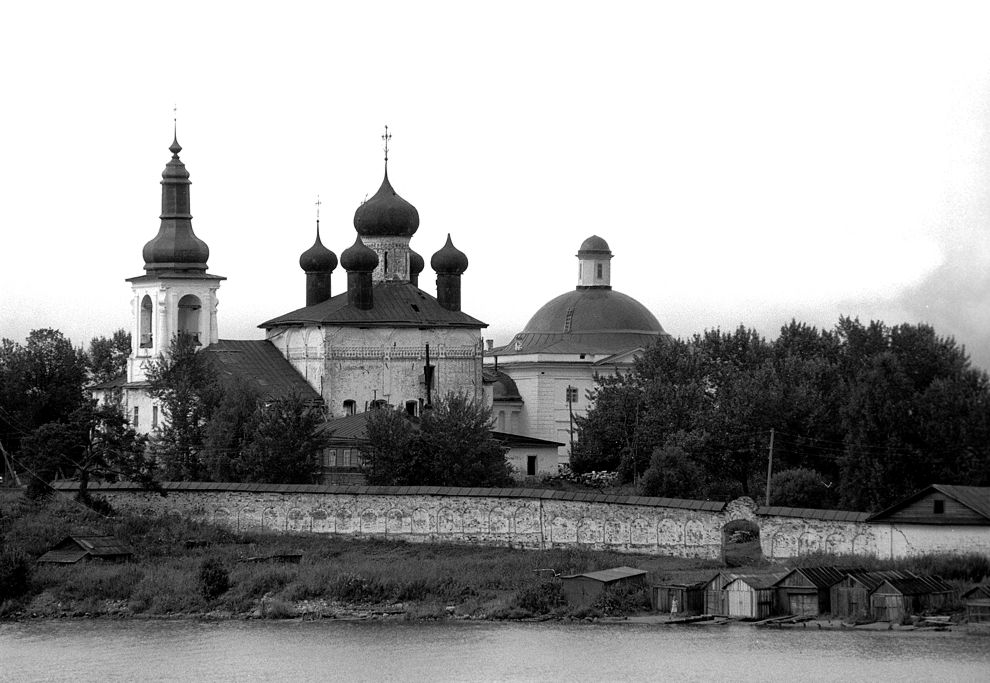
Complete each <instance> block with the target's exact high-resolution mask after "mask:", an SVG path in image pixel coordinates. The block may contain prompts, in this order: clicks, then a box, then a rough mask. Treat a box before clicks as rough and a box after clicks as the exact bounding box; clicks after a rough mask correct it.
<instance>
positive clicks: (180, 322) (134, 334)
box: [127, 137, 226, 382]
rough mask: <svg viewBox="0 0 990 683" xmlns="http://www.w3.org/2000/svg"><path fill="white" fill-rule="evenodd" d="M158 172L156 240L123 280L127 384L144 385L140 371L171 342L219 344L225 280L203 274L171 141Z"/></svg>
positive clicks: (206, 252)
mask: <svg viewBox="0 0 990 683" xmlns="http://www.w3.org/2000/svg"><path fill="white" fill-rule="evenodd" d="M169 151H170V152H172V158H171V159H170V160H169V162H168V163H167V164H166V165H165V170H164V171H163V172H162V181H161V185H162V213H161V216H160V218H161V226H160V227H159V229H158V234H157V235H156V236H155V237H154V238H153V239H152V240H151V241H150V242H148V243H147V244H145V245H144V252H143V255H144V270H145V274H144V275H139V276H137V277H132V278H128V280H127V281H128V282H130V283H131V291H132V292H133V298H132V300H131V310H132V313H133V323H132V328H131V355H130V358H129V359H128V362H127V381H128V382H141V381H144V380H145V365H146V364H147V362H148V361H150V360H152V359H157V358H159V357H160V356H161V355H163V354H165V353H168V350H169V345H170V344H171V343H172V338H173V337H175V336H176V335H189V336H191V337H192V338H193V339H194V341H195V343H197V344H199V345H201V346H208V345H210V344H213V343H215V342H216V341H217V340H218V338H219V331H218V327H217V289H219V287H220V282H221V281H223V280H225V279H226V278H224V277H222V276H219V275H211V274H209V273H207V272H206V267H207V266H206V261H207V259H208V258H209V256H210V248H209V247H208V246H207V245H206V242H204V241H203V240H201V239H199V238H198V237H196V233H194V232H193V228H192V214H191V213H190V204H189V185H190V181H189V171H187V170H186V167H185V164H183V163H182V160H181V159H179V152H181V151H182V147H181V146H180V145H179V142H178V138H177V137H176V138H173V141H172V145H171V147H169Z"/></svg>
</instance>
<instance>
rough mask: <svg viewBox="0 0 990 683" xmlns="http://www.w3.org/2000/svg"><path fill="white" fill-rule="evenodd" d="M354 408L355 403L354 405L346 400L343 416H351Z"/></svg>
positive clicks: (349, 400)
mask: <svg viewBox="0 0 990 683" xmlns="http://www.w3.org/2000/svg"><path fill="white" fill-rule="evenodd" d="M356 407H357V403H355V402H354V401H353V400H351V399H347V400H346V401H344V415H353V414H354V409H355V408H356Z"/></svg>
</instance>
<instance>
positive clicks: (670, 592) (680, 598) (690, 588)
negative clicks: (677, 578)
mask: <svg viewBox="0 0 990 683" xmlns="http://www.w3.org/2000/svg"><path fill="white" fill-rule="evenodd" d="M706 585H707V584H706V582H704V581H700V582H698V583H667V584H663V585H659V586H653V590H651V591H650V603H651V604H652V605H653V609H654V610H656V611H657V612H663V613H665V614H679V615H682V616H687V615H689V614H701V613H702V612H704V611H705V586H706Z"/></svg>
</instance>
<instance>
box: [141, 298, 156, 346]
mask: <svg viewBox="0 0 990 683" xmlns="http://www.w3.org/2000/svg"><path fill="white" fill-rule="evenodd" d="M151 311H152V305H151V297H150V296H148V295H147V294H145V295H144V298H143V299H141V341H140V342H139V344H140V347H141V348H142V349H150V348H151V346H152V342H153V341H154V339H153V338H152V336H151Z"/></svg>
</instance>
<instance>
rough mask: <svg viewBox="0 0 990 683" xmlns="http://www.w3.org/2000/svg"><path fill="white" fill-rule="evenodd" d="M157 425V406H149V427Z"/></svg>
mask: <svg viewBox="0 0 990 683" xmlns="http://www.w3.org/2000/svg"><path fill="white" fill-rule="evenodd" d="M157 426H158V406H151V428H152V429H154V428H155V427H157Z"/></svg>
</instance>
